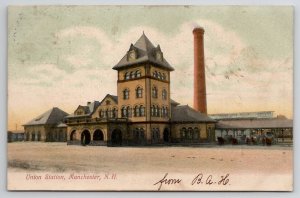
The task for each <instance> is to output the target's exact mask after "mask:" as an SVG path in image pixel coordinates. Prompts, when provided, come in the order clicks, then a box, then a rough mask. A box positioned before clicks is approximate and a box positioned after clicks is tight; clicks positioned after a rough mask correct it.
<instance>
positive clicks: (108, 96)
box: [100, 94, 118, 105]
mask: <svg viewBox="0 0 300 198" xmlns="http://www.w3.org/2000/svg"><path fill="white" fill-rule="evenodd" d="M106 98H111V99H112V100H113V101H114V102H115V103H116V104H118V96H114V95H111V94H106V96H105V97H104V98H103V99H102V100H101V102H100V105H102V102H103V101H105V99H106Z"/></svg>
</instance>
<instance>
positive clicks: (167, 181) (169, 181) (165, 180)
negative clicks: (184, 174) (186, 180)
mask: <svg viewBox="0 0 300 198" xmlns="http://www.w3.org/2000/svg"><path fill="white" fill-rule="evenodd" d="M167 176H168V173H166V174H165V176H164V177H163V178H162V179H161V180H159V181H158V182H156V183H155V184H154V185H158V190H160V188H161V186H162V185H163V184H166V185H174V184H179V183H180V182H181V179H168V178H167Z"/></svg>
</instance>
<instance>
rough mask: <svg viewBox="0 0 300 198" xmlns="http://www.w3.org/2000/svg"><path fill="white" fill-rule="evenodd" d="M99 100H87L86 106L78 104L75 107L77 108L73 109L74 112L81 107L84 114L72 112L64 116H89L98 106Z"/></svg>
mask: <svg viewBox="0 0 300 198" xmlns="http://www.w3.org/2000/svg"><path fill="white" fill-rule="evenodd" d="M99 105H100V102H99V101H94V102H88V103H87V105H86V106H82V105H79V106H78V107H77V109H76V110H75V112H76V111H77V110H78V109H79V108H83V109H84V113H85V114H84V115H75V113H72V114H70V115H68V116H66V118H72V117H87V116H90V115H91V114H92V113H94V112H95V111H96V109H97V108H98V107H99Z"/></svg>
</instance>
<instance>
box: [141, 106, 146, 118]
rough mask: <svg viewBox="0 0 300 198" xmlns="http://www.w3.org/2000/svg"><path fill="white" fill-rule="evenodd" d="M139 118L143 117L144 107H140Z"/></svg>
mask: <svg viewBox="0 0 300 198" xmlns="http://www.w3.org/2000/svg"><path fill="white" fill-rule="evenodd" d="M140 116H145V107H143V106H142V105H141V106H140Z"/></svg>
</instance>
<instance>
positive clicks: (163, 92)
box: [162, 89, 167, 100]
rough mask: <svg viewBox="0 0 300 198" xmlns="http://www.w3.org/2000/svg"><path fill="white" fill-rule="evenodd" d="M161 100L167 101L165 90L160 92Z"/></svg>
mask: <svg viewBox="0 0 300 198" xmlns="http://www.w3.org/2000/svg"><path fill="white" fill-rule="evenodd" d="M162 99H163V100H167V90H165V89H164V90H162Z"/></svg>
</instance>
